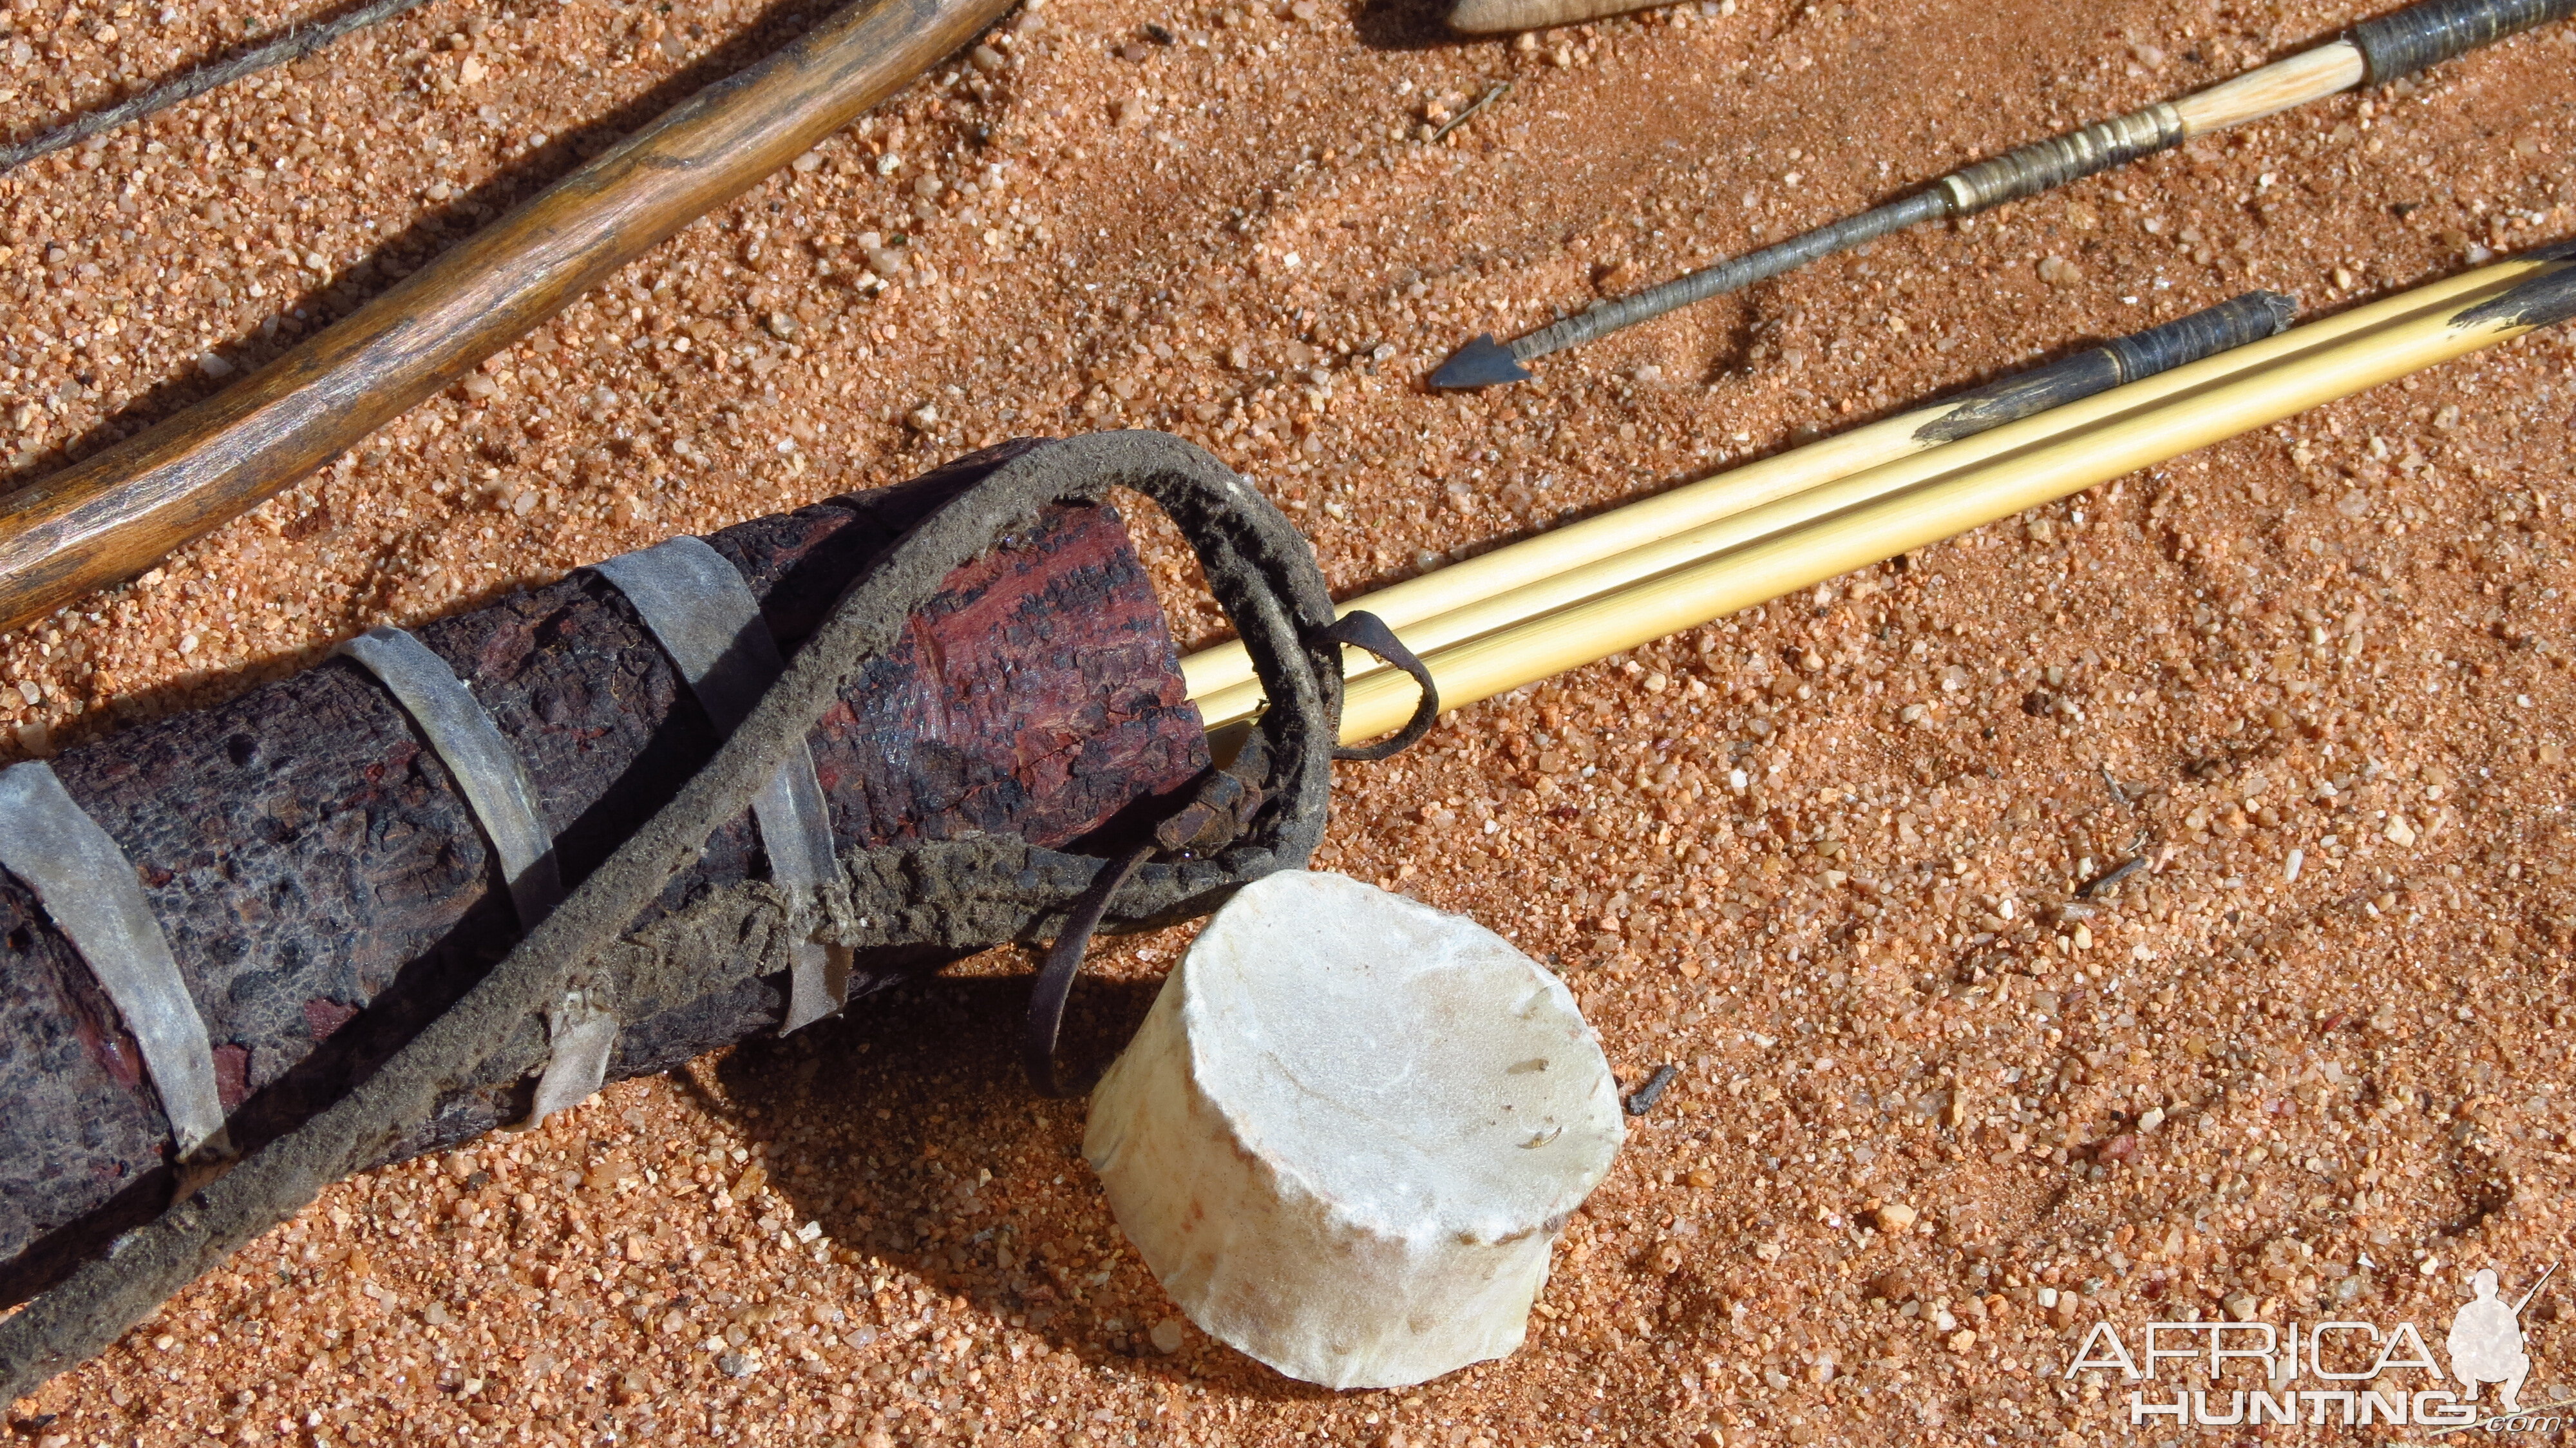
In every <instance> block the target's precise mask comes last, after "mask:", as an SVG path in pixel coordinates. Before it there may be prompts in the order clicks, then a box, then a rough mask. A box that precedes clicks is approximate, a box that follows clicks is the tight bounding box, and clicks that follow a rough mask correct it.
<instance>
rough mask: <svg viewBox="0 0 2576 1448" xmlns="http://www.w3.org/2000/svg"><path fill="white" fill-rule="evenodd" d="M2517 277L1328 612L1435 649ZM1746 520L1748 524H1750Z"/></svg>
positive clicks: (1359, 661) (1791, 474)
mask: <svg viewBox="0 0 2576 1448" xmlns="http://www.w3.org/2000/svg"><path fill="white" fill-rule="evenodd" d="M2531 265H2533V264H2530V263H2513V264H2508V265H2507V266H2506V267H2504V268H2490V269H2488V270H2486V271H2481V272H2469V273H2463V274H2461V275H2459V276H2455V277H2448V278H2444V279H2443V280H2441V281H2438V282H2432V283H2429V284H2427V285H2425V286H2421V287H2417V288H2415V289H2414V290H2412V291H2408V292H2405V293H2403V294H2401V295H2399V296H2395V297H2389V298H2384V299H2382V300H2380V301H2378V302H2374V303H2371V304H2369V305H2367V306H2362V307H2356V308H2354V309H2352V310H2350V311H2346V312H2341V313H2337V314H2336V315H2334V316H2331V317H2327V318H2323V319H2321V320H2319V321H2315V322H2311V323H2308V324H2307V325H2306V326H2303V327H2300V328H2298V329H2296V330H2295V331H2291V332H2287V333H2284V334H2282V335H2280V336H2277V337H2272V338H2269V339H2266V340H2259V341H2253V342H2248V343H2245V344H2244V345H2242V346H2238V347H2234V348H2231V349H2229V350H2227V351H2224V352H2220V353H2218V354H2217V355H2215V356H2213V357H2211V358H2209V359H2207V360H2205V361H2202V362H2199V363H2197V364H2195V365H2193V366H2189V367H2184V368H2179V369H2176V370H2173V371H2169V372H2163V373H2159V374H2157V375H2155V376H2153V377H2149V378H2146V379H2144V380H2141V381H2137V382H2133V383H2130V384H2128V385H2127V386H2124V387H2120V388H2117V389H2115V390H2112V391H2107V392H2103V393H2099V394H2096V395H2094V396H2091V397H2085V398H2080V399H2078V400H2076V401H2071V402H2067V403H2064V404H2063V405H2061V406H2058V407H2055V408H2052V409H2050V410H2049V411H2047V412H2044V413H2041V414H2038V415H2037V416H2035V417H2031V418H2028V419H2025V420H2023V421H2020V422H2017V423H2014V424H2012V425H2011V426H2010V427H2009V428H2004V429H1997V430H1995V431H1992V432H1987V433H1983V434H1979V435H1975V436H1971V437H1966V438H1960V439H1957V440H1950V441H1940V440H1938V439H1939V437H1940V432H1939V429H1938V424H1939V423H1940V422H1941V421H1942V420H1943V419H1945V418H1948V417H1950V416H1952V415H1953V414H1954V413H1955V412H1956V411H1957V410H1958V409H1959V408H1960V407H1961V406H1962V405H1963V404H1962V403H1960V402H1944V403H1941V404H1937V405H1935V406H1933V407H1930V408H1923V409H1919V410H1917V411H1914V412H1910V413H1906V414H1904V415H1902V416H1899V417H1895V418H1891V419H1888V420H1887V421H1884V422H1878V423H1872V424H1870V425H1869V426H1866V427H1862V428H1856V429H1854V430H1853V431H1851V432H1849V433H1845V434H1842V435H1840V436H1837V437H1830V438H1826V439H1824V440H1822V441H1820V442H1816V443H1811V444H1809V445H1808V446H1806V447H1803V448H1799V449H1797V450H1795V451H1793V452H1786V453H1781V454H1778V455H1776V456H1774V457H1769V458H1764V459H1762V460H1760V461H1758V462H1754V463H1748V464H1746V465H1745V466H1743V467H1740V468H1737V469H1735V470H1733V471H1731V472H1725V473H1720V474H1717V475H1715V476H1713V477H1709V478H1704V479H1701V480H1700V481H1698V482H1695V483H1690V484H1687V485H1685V486H1683V487H1679V488H1675V489H1673V490H1672V491H1671V492H1668V493H1662V494H1658V495H1657V496H1655V497H1652V498H1647V499H1645V500H1643V501H1640V502H1636V503H1631V504H1628V505H1627V506H1625V507H1622V508H1616V509H1613V510H1611V511H1609V512H1607V513H1602V514H1600V515H1598V516H1595V517H1592V518H1588V519H1585V520H1584V521H1582V522H1580V523H1574V524H1570V525H1568V526H1566V527H1564V528H1560V529H1557V530H1556V531H1554V532H1551V533H1543V534H1540V535H1539V536H1537V537H1535V538H1531V539H1527V540H1524V541H1522V542H1519V543H1514V544H1511V545H1509V546H1507V547H1503V548H1498V549H1496V550H1494V551H1493V552H1491V553H1486V554H1482V555H1480V556H1478V557H1475V558H1471V559H1468V560H1467V561H1465V562H1463V563H1457V564H1453V565H1451V566H1449V567H1447V568H1442V569H1437V570H1435V571H1433V572H1430V573H1426V574H1423V575H1421V576H1419V577H1417V578H1412V579H1408V580H1406V581H1405V582H1403V583H1399V584H1396V585H1394V586H1392V587H1389V588H1385V589H1381V590H1379V591H1377V592H1375V593H1370V594H1365V595H1362V596H1360V597H1356V598H1353V599H1351V600H1349V601H1348V602H1346V603H1344V604H1342V605H1341V606H1340V607H1341V611H1342V612H1344V613H1348V612H1351V611H1353V610H1361V609H1365V610H1366V611H1368V612H1370V613H1374V614H1376V615H1377V616H1378V617H1379V618H1381V619H1384V620H1385V621H1386V622H1387V624H1388V626H1389V627H1391V628H1393V629H1394V630H1395V631H1396V633H1397V634H1398V635H1399V636H1400V637H1402V638H1403V639H1404V640H1405V642H1406V644H1407V645H1408V646H1410V647H1411V648H1412V649H1413V650H1414V651H1415V652H1416V653H1423V652H1425V651H1426V650H1437V649H1441V648H1445V647H1448V646H1450V645H1453V644H1457V643H1461V642H1464V641H1466V640H1468V639H1472V638H1475V637H1478V636H1480V635H1483V634H1485V633H1490V632H1492V631H1494V630H1495V629H1498V628H1503V627H1508V626H1510V625H1512V624H1515V623H1518V622H1521V621H1523V620H1525V619H1528V618H1531V617H1534V616H1536V615H1539V614H1543V613H1547V612H1550V611H1552V610H1554V609H1556V608H1559V607H1563V606H1565V605H1567V604H1569V603H1572V602H1577V601H1580V600H1582V599H1584V598H1589V597H1592V596H1594V595H1595V594H1599V593H1605V592H1608V591H1610V590H1612V589H1615V588H1618V587H1622V586H1625V585H1627V584H1629V583H1633V582H1636V581H1638V580H1640V579H1644V578H1649V577H1652V576H1654V575H1656V574H1659V573H1662V572H1665V571H1667V570H1668V569H1670V568H1673V567H1676V566H1679V565H1680V564H1681V563H1683V562H1686V561H1688V560H1690V559H1692V558H1696V557H1698V556H1700V555H1701V554H1702V553H1703V552H1705V551H1707V550H1708V549H1709V548H1713V547H1716V546H1731V545H1732V544H1734V543H1740V542H1744V541H1748V540H1749V538H1751V537H1754V536H1760V533H1759V532H1748V531H1747V530H1748V529H1753V530H1764V531H1776V530H1777V529H1778V528H1780V527H1788V526H1795V525H1797V524H1801V523H1805V522H1808V521H1812V520H1813V519H1815V518H1818V517H1823V516H1826V515H1827V514H1829V513H1831V512H1833V511H1836V510H1839V509H1842V508H1846V507H1850V506H1853V505H1854V504H1856V503H1858V502H1863V501H1867V500H1868V499H1869V498H1871V497H1875V496H1879V495H1880V494H1882V493H1885V492H1892V491H1896V490H1899V489H1902V488H1907V487H1912V486H1914V485H1916V484H1918V483H1920V482H1922V481H1924V480H1925V479H1927V478H1930V477H1933V476H1935V475H1938V474H1942V473H1946V472H1949V471H1952V470H1955V469H1956V468H1958V467H1960V466H1963V465H1965V464H1967V463H1969V462H1972V461H1975V460H1979V459H1982V458H1986V457H1990V456H1993V455H1994V454H1995V451H1996V449H1998V448H2000V447H2005V446H2028V445H2029V444H2030V442H2031V440H2032V439H2033V438H2035V437H2040V438H2045V437H2054V436H2057V435H2060V434H2062V433H2068V432H2073V431H2076V430H2079V429H2083V428H2086V427H2090V426H2092V425H2094V424H2096V423H2098V422H2099V421H2100V420H2102V419H2103V418H2104V417H2106V416H2110V415H2112V414H2114V413H2116V412H2120V411H2125V410H2133V409H2136V408H2140V407H2145V406H2148V405H2151V404H2153V403H2155V402H2157V401H2159V400H2161V399H2164V398H2167V397H2170V396H2173V395H2175V394H2176V393H2178V392H2182V391H2187V390H2191V389H2195V388H2200V387H2205V386H2207V385H2209V383H2210V382H2211V381H2212V380H2213V379H2218V378H2226V377H2233V376H2237V375H2240V374H2242V373H2245V372H2248V371H2251V370H2255V369H2260V368H2266V367H2271V366H2275V365H2278V364H2280V363H2281V362H2283V361H2284V360H2285V359H2288V358H2292V357H2295V356H2297V355H2298V354H2300V353H2304V352H2307V351H2311V350H2314V349H2315V348H2318V347H2321V346H2324V345H2327V344H2329V343H2332V342H2334V341H2337V340H2340V339H2342V338H2346V337H2350V336H2353V335H2356V334H2359V333H2364V332H2368V331H2371V330H2373V329H2375V328H2378V327H2381V326H2384V325H2386V324H2387V323H2388V322H2390V321H2391V320H2394V319H2398V318H2402V317H2408V316H2414V315H2417V314H2420V313H2424V312H2428V311H2432V310H2437V309H2439V308H2442V307H2445V306H2450V307H2458V306H2462V305H2466V304H2468V303H2469V302H2470V301H2473V300H2475V299H2477V298H2479V297H2482V296H2485V295H2488V294H2491V293H2492V292H2494V291H2495V290H2496V289H2497V288H2498V287H2499V286H2500V285H2504V284H2505V283H2504V282H2502V281H2500V280H2499V275H2498V274H2499V273H2509V272H2510V271H2511V270H2512V268H2513V267H2514V266H2522V267H2525V268H2526V269H2527V268H2528V267H2529V266H2531ZM2007 439H2010V441H2007ZM1863 479H1865V480H1866V481H1862V480H1863ZM1757 510H1761V517H1760V518H1758V519H1757V518H1755V517H1753V515H1754V514H1755V513H1756V511H1757ZM1678 540H1687V541H1678ZM1343 662H1344V668H1345V670H1346V675H1345V677H1347V678H1350V679H1352V680H1354V681H1357V680H1360V679H1363V678H1366V677H1368V676H1370V675H1373V674H1375V673H1378V672H1379V671H1381V670H1383V669H1384V668H1385V667H1386V666H1385V664H1384V663H1382V662H1381V661H1379V660H1377V659H1375V658H1373V657H1371V656H1369V655H1366V654H1362V653H1360V652H1358V651H1357V650H1349V651H1346V652H1345V653H1344V654H1343ZM1181 672H1182V676H1183V678H1184V679H1185V680H1186V681H1187V682H1188V684H1189V688H1190V695H1191V697H1192V698H1193V699H1195V700H1196V701H1197V702H1198V705H1199V710H1200V713H1201V714H1202V715H1203V716H1204V717H1205V719H1206V720H1207V723H1208V725H1209V727H1211V728H1214V727H1217V726H1220V725H1223V724H1228V723H1232V722H1234V721H1236V720H1239V719H1246V718H1250V717H1251V716H1252V715H1253V714H1255V713H1257V712H1258V711H1259V709H1260V704H1261V692H1260V686H1259V685H1258V684H1257V683H1254V682H1253V681H1252V667H1251V663H1250V659H1249V657H1248V656H1247V655H1246V654H1245V653H1244V652H1243V648H1242V645H1240V644H1220V645H1217V646H1216V647H1214V648H1209V649H1205V650H1202V651H1200V652H1198V653H1194V654H1192V655H1190V656H1189V657H1188V658H1186V659H1183V660H1182V661H1181ZM1442 697H1443V698H1446V697H1448V696H1447V695H1446V694H1445V693H1444V694H1443V696H1442Z"/></svg>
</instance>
